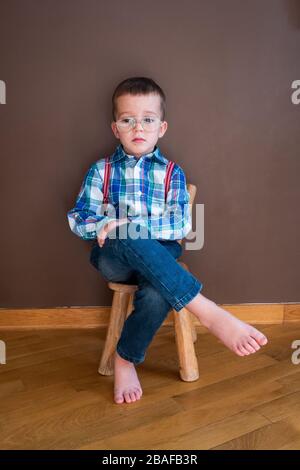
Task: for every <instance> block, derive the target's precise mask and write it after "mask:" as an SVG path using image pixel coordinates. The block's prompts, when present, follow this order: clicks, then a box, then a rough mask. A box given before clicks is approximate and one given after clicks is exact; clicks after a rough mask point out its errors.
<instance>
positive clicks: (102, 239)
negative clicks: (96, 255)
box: [97, 230, 107, 248]
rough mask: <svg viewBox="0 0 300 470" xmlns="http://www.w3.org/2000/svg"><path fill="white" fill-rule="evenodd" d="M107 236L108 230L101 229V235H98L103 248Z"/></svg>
mask: <svg viewBox="0 0 300 470" xmlns="http://www.w3.org/2000/svg"><path fill="white" fill-rule="evenodd" d="M106 236H107V232H106V231H105V230H101V232H100V233H99V235H98V237H97V239H98V245H99V246H100V248H102V246H103V245H104V242H105V239H106Z"/></svg>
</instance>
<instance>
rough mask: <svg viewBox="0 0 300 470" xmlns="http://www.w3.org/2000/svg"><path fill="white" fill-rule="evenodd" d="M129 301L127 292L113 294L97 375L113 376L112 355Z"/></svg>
mask: <svg viewBox="0 0 300 470" xmlns="http://www.w3.org/2000/svg"><path fill="white" fill-rule="evenodd" d="M129 300H130V294H128V293H127V292H118V291H115V292H114V295H113V302H112V308H111V313H110V319H109V325H108V329H107V334H106V339H105V345H104V349H103V352H102V356H101V360H100V364H99V368H98V372H99V374H102V375H113V374H114V355H115V351H116V347H117V343H118V341H119V338H120V336H121V332H122V329H123V325H124V323H125V320H126V317H127V313H128V306H129V305H128V304H129Z"/></svg>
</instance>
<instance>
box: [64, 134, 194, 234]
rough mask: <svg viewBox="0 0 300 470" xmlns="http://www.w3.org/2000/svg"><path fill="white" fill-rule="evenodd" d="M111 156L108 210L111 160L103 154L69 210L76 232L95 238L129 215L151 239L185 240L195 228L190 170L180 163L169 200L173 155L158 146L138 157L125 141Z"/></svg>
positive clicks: (173, 173)
mask: <svg viewBox="0 0 300 470" xmlns="http://www.w3.org/2000/svg"><path fill="white" fill-rule="evenodd" d="M109 161H110V163H111V171H110V180H109V193H108V194H109V204H108V206H107V207H106V209H108V213H107V212H105V211H104V209H105V207H104V205H103V192H102V189H103V181H104V166H105V159H104V158H101V159H100V160H98V161H96V162H95V163H93V164H92V165H91V167H90V168H89V170H88V171H87V173H86V175H85V178H84V180H83V183H82V185H81V188H80V191H79V194H78V196H77V199H76V203H75V207H74V208H73V209H71V210H69V211H68V213H67V218H68V222H69V225H70V228H71V230H72V232H74V233H75V234H76V235H78V236H79V237H81V238H83V239H84V240H93V239H95V238H97V234H98V233H99V232H100V231H101V229H102V228H103V227H104V225H105V224H107V223H108V222H110V221H111V220H117V219H119V218H124V217H127V218H128V219H129V220H130V221H133V222H136V223H139V224H141V225H142V226H143V227H146V228H147V229H148V231H149V232H150V236H151V238H155V239H158V240H181V239H182V238H184V237H185V236H186V235H187V234H188V233H189V231H190V230H191V228H192V225H191V213H190V207H189V200H190V195H189V192H188V191H187V187H186V178H185V174H184V172H183V170H182V168H181V167H180V166H179V165H177V164H175V166H174V168H173V172H172V176H171V179H170V188H169V192H168V194H167V200H166V204H165V185H164V178H165V175H166V168H167V164H168V160H167V159H166V158H165V157H164V155H163V154H162V153H161V151H160V149H159V147H158V146H155V147H154V150H153V152H151V153H148V154H145V155H142V156H141V157H140V158H137V157H135V156H133V155H127V154H126V153H125V151H124V148H123V145H122V144H121V143H120V144H119V145H118V146H117V148H116V150H115V152H114V153H113V154H112V155H111V156H110V159H109ZM106 214H107V215H106Z"/></svg>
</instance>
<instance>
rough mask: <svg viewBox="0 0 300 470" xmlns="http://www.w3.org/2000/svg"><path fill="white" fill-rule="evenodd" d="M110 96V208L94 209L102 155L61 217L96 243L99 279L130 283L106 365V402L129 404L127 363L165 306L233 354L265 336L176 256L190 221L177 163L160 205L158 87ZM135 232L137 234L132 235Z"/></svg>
mask: <svg viewBox="0 0 300 470" xmlns="http://www.w3.org/2000/svg"><path fill="white" fill-rule="evenodd" d="M112 101H113V122H112V123H111V127H112V131H113V133H114V135H115V137H116V138H117V139H119V140H120V142H121V143H120V144H119V145H118V147H117V149H116V151H115V152H114V154H113V155H112V156H110V157H109V162H110V168H111V173H110V179H109V184H107V183H106V188H104V189H105V190H107V188H108V189H109V201H110V206H111V208H114V209H115V212H114V213H112V212H111V213H110V215H107V214H102V213H101V209H102V208H103V207H102V206H103V191H104V189H103V181H104V168H105V159H104V158H102V159H100V160H98V161H97V162H96V163H94V164H93V165H92V166H91V168H90V169H89V171H88V173H87V175H86V177H85V180H84V182H83V184H82V186H81V190H80V193H79V195H78V197H77V201H76V205H75V207H74V209H72V210H70V211H69V212H68V221H69V225H70V228H71V230H72V231H73V232H74V233H75V234H76V235H78V236H80V237H81V238H83V239H85V240H92V239H94V240H96V243H95V245H94V247H93V249H92V251H91V258H90V261H91V263H92V264H93V266H94V267H95V268H96V269H97V270H99V271H100V272H101V273H102V275H103V276H104V277H105V279H107V280H110V281H113V282H128V283H134V284H137V285H138V290H137V291H136V293H135V298H134V309H133V312H132V313H131V315H130V316H129V317H128V318H127V320H126V322H125V324H124V328H123V330H122V334H121V337H120V339H119V342H118V345H117V351H116V353H115V364H114V372H115V374H114V377H115V384H114V400H115V402H116V403H124V402H125V403H131V402H134V401H136V400H139V399H140V398H141V396H142V388H141V384H140V382H139V379H138V376H137V373H136V369H135V367H134V366H135V365H137V364H139V363H141V362H143V360H144V358H145V352H146V349H147V347H148V346H149V344H150V342H151V340H152V338H153V336H154V334H155V333H156V331H157V330H158V328H159V327H160V325H161V324H162V323H163V321H164V319H165V318H166V316H167V314H168V312H169V311H170V309H171V308H174V309H175V310H176V311H178V312H179V311H180V310H181V309H182V308H183V307H185V308H186V309H188V310H189V311H190V312H192V313H193V314H194V315H195V316H196V317H197V318H198V320H199V321H200V322H201V323H202V324H203V325H204V326H205V327H206V328H208V329H209V331H210V332H211V333H213V334H214V335H215V336H217V337H218V338H219V339H220V340H221V341H222V342H223V343H224V344H225V345H226V346H227V347H228V348H229V349H231V350H232V351H233V352H235V353H236V354H237V355H239V356H244V355H248V354H251V353H255V352H256V351H258V350H259V349H260V347H261V346H263V345H265V344H266V343H267V338H266V337H265V336H264V335H263V334H262V333H261V332H260V331H258V330H257V329H255V328H254V327H252V326H250V325H248V324H246V323H244V322H242V321H240V320H239V319H237V318H235V317H234V316H233V315H231V314H230V313H229V312H227V311H226V310H223V309H222V308H220V307H218V306H217V305H216V304H215V303H214V302H213V301H211V300H209V299H207V298H206V297H204V296H203V295H202V294H200V291H201V289H202V287H203V286H202V284H201V283H200V282H199V281H198V279H196V278H195V277H194V276H193V275H192V274H191V273H189V272H188V271H186V270H185V269H184V268H182V267H181V266H180V265H179V263H177V261H176V259H177V258H178V257H179V256H180V255H181V253H182V247H181V245H180V244H179V243H178V242H177V240H180V239H182V238H184V237H185V236H186V235H187V233H188V232H189V231H190V229H191V220H190V212H189V210H188V208H189V205H188V203H189V193H188V191H187V188H186V180H185V175H184V172H183V170H182V169H181V167H180V166H179V165H177V164H175V166H174V167H173V170H172V173H171V176H170V177H169V178H170V186H169V190H168V192H167V199H166V210H164V209H165V200H164V187H165V186H164V185H165V177H166V171H167V164H168V162H169V161H168V159H166V158H165V157H164V155H162V154H161V152H160V149H159V148H158V147H157V145H156V144H157V141H158V139H159V138H161V137H163V135H164V134H165V132H166V130H167V127H168V124H167V122H166V121H165V95H164V92H163V91H162V89H161V88H160V87H159V86H158V85H157V84H156V83H155V82H154V81H153V80H152V79H150V78H145V77H134V78H129V79H126V80H124V81H123V82H121V83H120V84H119V85H118V86H117V88H116V90H115V92H114V94H113V99H112ZM171 209H172V211H173V212H172V211H171ZM186 209H187V210H186ZM122 210H124V212H123V213H122ZM149 212H150V217H149V218H148V215H149ZM120 213H122V217H121V216H120ZM172 214H173V215H172ZM124 228H125V229H127V232H124V230H123V229H124ZM122 230H123V232H122ZM130 233H131V235H133V236H130ZM136 233H140V234H143V236H142V237H141V236H140V237H138V238H136ZM124 234H125V236H124ZM145 234H146V235H150V237H149V238H147V236H145ZM178 314H179V315H180V313H178Z"/></svg>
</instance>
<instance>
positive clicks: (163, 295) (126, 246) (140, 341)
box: [90, 222, 203, 364]
mask: <svg viewBox="0 0 300 470" xmlns="http://www.w3.org/2000/svg"><path fill="white" fill-rule="evenodd" d="M131 223H133V222H131ZM124 225H126V226H127V225H128V223H127V224H124ZM136 225H138V224H136ZM119 228H120V227H117V228H116V231H115V236H114V238H110V233H111V232H109V233H108V237H107V238H106V239H105V242H104V245H103V246H102V247H101V248H100V246H99V245H98V243H97V240H96V243H95V245H94V246H93V248H92V250H91V254H90V262H91V264H92V265H93V266H94V267H95V268H96V269H97V270H98V271H100V272H101V274H102V276H103V277H104V278H105V279H106V280H107V281H111V282H120V283H126V284H136V285H137V286H138V290H137V291H136V292H135V295H134V301H133V311H132V313H131V314H130V315H129V317H128V318H127V320H126V321H125V323H124V327H123V330H122V333H121V336H120V339H119V341H118V344H117V352H118V353H119V355H120V356H121V357H123V359H126V360H127V361H130V362H133V363H134V364H139V363H141V362H143V361H144V359H145V354H146V350H147V348H148V346H149V344H150V342H151V341H152V339H153V336H154V335H155V333H156V332H157V330H158V329H159V327H160V326H161V324H162V323H163V321H164V320H165V318H166V317H167V315H168V313H169V311H170V310H171V308H173V309H174V310H176V311H177V312H179V310H181V309H182V308H183V307H184V306H185V305H186V304H187V303H189V302H190V301H191V300H192V299H193V298H194V297H195V296H196V295H197V294H198V293H199V292H200V291H201V290H202V287H203V285H202V283H201V282H199V281H198V279H197V278H196V277H194V276H193V275H192V274H191V273H190V272H188V271H187V270H185V269H184V268H183V267H182V266H181V265H180V264H179V263H178V262H177V261H176V259H177V258H179V256H180V255H181V254H182V246H181V245H180V243H178V242H177V241H176V240H157V239H151V238H150V234H149V238H148V239H147V238H137V239H132V238H130V237H129V236H127V237H126V238H122V236H121V237H120V234H119ZM123 230H124V227H123ZM123 233H124V232H123Z"/></svg>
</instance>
